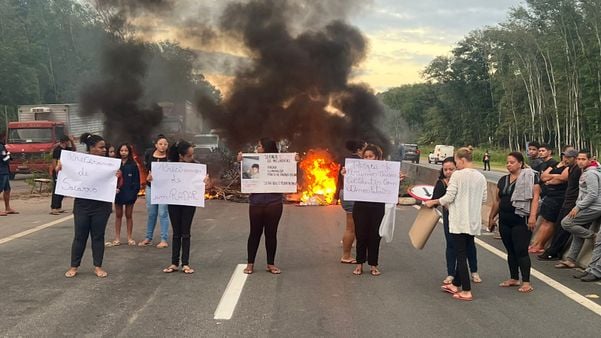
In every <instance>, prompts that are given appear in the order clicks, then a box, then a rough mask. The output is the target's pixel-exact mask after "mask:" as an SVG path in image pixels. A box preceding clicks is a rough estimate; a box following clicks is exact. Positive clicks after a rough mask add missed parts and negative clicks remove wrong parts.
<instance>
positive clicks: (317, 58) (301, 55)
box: [197, 0, 388, 150]
mask: <svg viewBox="0 0 601 338" xmlns="http://www.w3.org/2000/svg"><path fill="white" fill-rule="evenodd" d="M324 3H327V4H324ZM353 3H354V1H327V2H320V1H308V0H307V1H292V0H278V1H276V0H250V1H244V2H232V3H229V4H228V6H227V7H226V8H225V11H224V12H223V14H222V15H221V18H220V21H219V30H220V31H221V33H222V34H225V35H229V36H233V37H235V38H237V39H239V40H240V41H242V42H243V44H244V46H245V48H246V49H247V50H248V53H249V56H250V58H251V60H252V64H251V65H250V66H248V67H245V68H244V69H239V70H238V71H237V72H236V74H235V80H234V83H233V86H232V88H230V90H231V92H230V95H228V97H226V98H225V100H224V101H223V103H222V104H219V105H218V104H215V103H214V102H212V101H211V100H210V99H208V98H206V97H199V98H198V101H197V102H198V107H199V110H200V111H201V112H202V113H203V114H204V116H205V117H206V118H208V119H209V121H210V122H211V124H212V126H213V128H218V129H220V130H221V132H222V133H223V134H225V137H226V139H227V140H228V142H229V144H230V146H233V147H239V146H242V145H244V144H247V143H251V142H252V143H254V142H256V140H257V139H259V138H260V137H264V136H268V137H272V138H274V139H287V140H289V141H290V142H291V144H292V147H293V148H294V149H295V150H306V149H309V148H316V147H320V148H330V149H333V150H340V149H342V146H343V144H344V143H345V141H346V140H347V139H364V140H366V141H368V142H373V143H376V144H378V145H380V146H382V147H383V148H385V149H386V148H387V145H388V141H387V138H386V136H385V135H384V134H383V133H382V132H381V131H380V130H379V129H378V128H377V123H378V121H379V119H381V118H382V117H383V108H382V106H381V105H380V104H379V102H378V100H377V99H376V97H375V96H374V94H373V92H372V91H371V89H369V88H368V87H367V86H365V85H361V84H350V83H349V77H350V76H351V73H352V71H353V69H354V67H356V66H357V65H359V64H360V63H361V62H362V61H363V60H364V59H365V56H366V52H367V48H368V45H367V41H366V39H365V37H364V36H363V35H362V34H361V32H360V31H359V30H358V29H356V28H354V27H352V26H350V25H349V24H347V23H346V22H345V21H344V20H343V19H344V18H343V16H344V15H346V14H345V13H348V12H349V11H350V10H351V9H352V8H353Z"/></svg>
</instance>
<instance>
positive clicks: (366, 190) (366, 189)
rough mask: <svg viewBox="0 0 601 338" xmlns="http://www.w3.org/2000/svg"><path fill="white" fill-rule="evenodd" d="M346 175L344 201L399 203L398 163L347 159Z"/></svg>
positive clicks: (399, 167)
mask: <svg viewBox="0 0 601 338" xmlns="http://www.w3.org/2000/svg"><path fill="white" fill-rule="evenodd" d="M344 167H345V169H346V175H344V200H345V201H362V202H379V203H394V204H397V202H398V195H399V181H400V177H399V175H400V171H401V166H400V163H399V162H396V161H373V160H359V159H351V158H347V159H346V162H345V166H344Z"/></svg>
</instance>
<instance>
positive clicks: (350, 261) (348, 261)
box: [340, 259, 357, 264]
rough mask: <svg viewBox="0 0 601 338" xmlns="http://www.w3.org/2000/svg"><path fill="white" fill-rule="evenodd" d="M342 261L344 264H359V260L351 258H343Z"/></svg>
mask: <svg viewBox="0 0 601 338" xmlns="http://www.w3.org/2000/svg"><path fill="white" fill-rule="evenodd" d="M340 263H342V264H357V260H355V259H349V260H345V259H341V260H340Z"/></svg>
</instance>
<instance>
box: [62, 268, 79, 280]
mask: <svg viewBox="0 0 601 338" xmlns="http://www.w3.org/2000/svg"><path fill="white" fill-rule="evenodd" d="M75 276H77V269H69V270H67V272H65V277H67V278H73V277H75Z"/></svg>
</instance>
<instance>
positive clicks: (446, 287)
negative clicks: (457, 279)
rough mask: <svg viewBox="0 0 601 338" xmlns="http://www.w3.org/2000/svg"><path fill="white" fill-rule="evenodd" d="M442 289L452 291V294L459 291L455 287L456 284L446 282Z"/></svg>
mask: <svg viewBox="0 0 601 338" xmlns="http://www.w3.org/2000/svg"><path fill="white" fill-rule="evenodd" d="M440 289H441V290H442V291H444V292H446V293H450V294H452V295H454V294H456V293H457V292H459V289H457V288H455V287H454V286H452V285H450V284H445V285H443V286H441V287H440Z"/></svg>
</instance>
